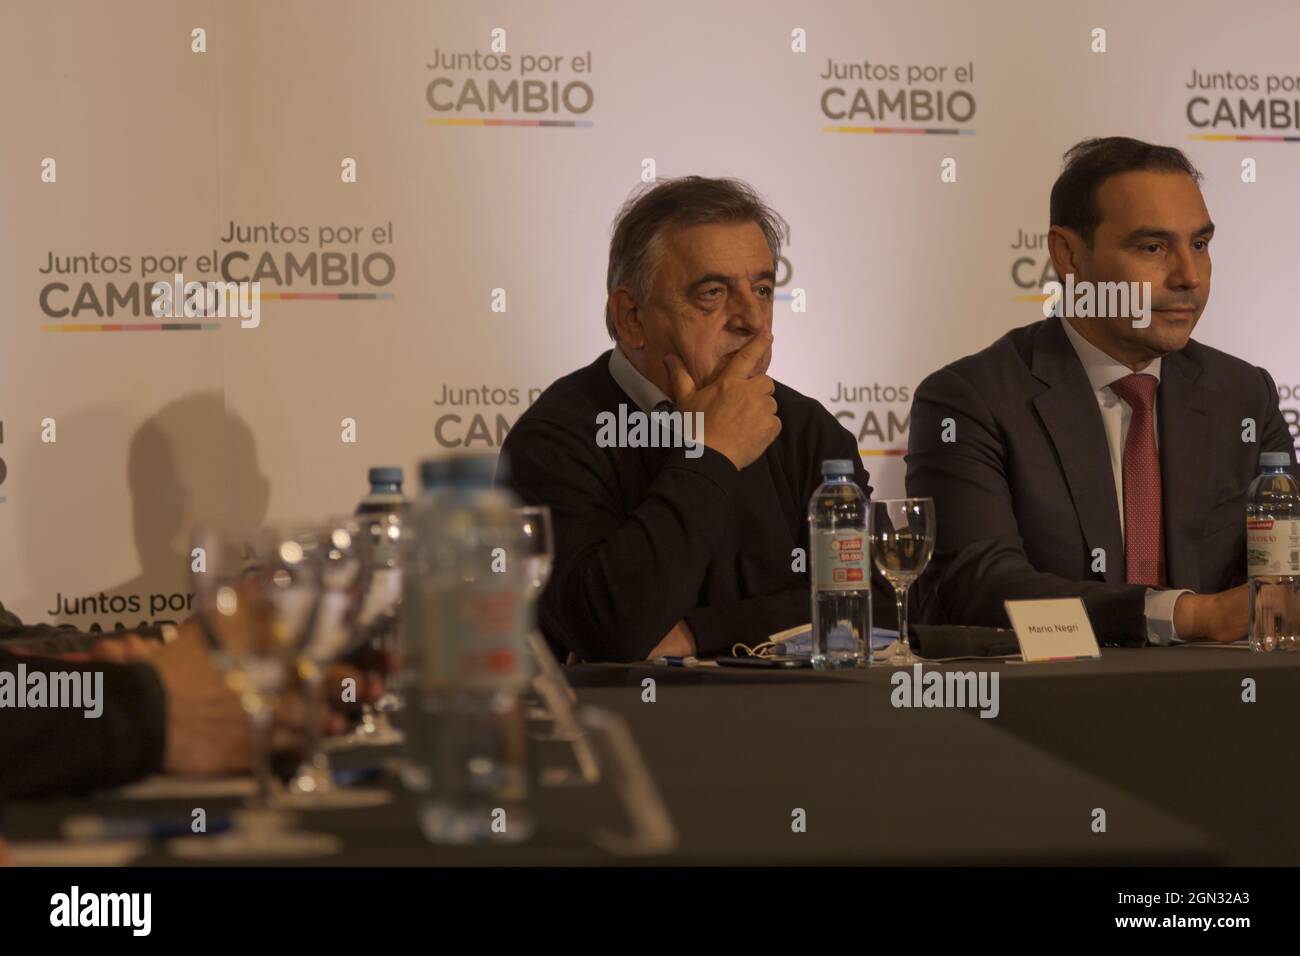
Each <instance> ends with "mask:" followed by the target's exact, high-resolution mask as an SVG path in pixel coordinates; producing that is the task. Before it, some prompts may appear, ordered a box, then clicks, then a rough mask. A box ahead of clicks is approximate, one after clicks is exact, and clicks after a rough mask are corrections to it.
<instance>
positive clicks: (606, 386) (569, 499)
mask: <svg viewBox="0 0 1300 956" xmlns="http://www.w3.org/2000/svg"><path fill="white" fill-rule="evenodd" d="M609 356H610V353H609V352H605V353H604V354H602V355H601V356H600V357H599V358H598V359H596V361H595V362H593V363H592V364H591V365H588V366H587V367H586V368H583V369H579V370H578V371H576V372H573V373H571V374H569V375H566V376H565V377H564V378H561V379H560V380H559V381H557V382H555V383H554V384H553V385H552V386H551V387H550V388H548V389H547V390H546V391H545V392H543V393H542V395H541V396H540V397H539V398H538V399H537V401H536V402H534V403H533V405H532V406H531V407H530V408H529V409H528V410H527V411H526V412H525V413H524V414H523V415H522V416H521V417H520V419H519V421H518V423H517V424H516V425H515V427H514V428H512V429H511V430H510V433H509V434H508V435H507V436H506V440H505V443H504V446H503V449H502V450H503V453H504V455H505V458H506V462H507V468H508V472H507V474H508V482H509V484H510V485H511V486H512V487H513V488H514V490H515V492H516V493H517V494H518V495H519V496H520V497H521V498H522V499H523V500H524V501H525V502H526V503H528V504H546V505H549V506H550V507H551V512H552V516H553V520H554V524H555V567H554V570H553V573H552V576H551V581H550V583H549V584H548V586H547V588H546V591H545V593H544V594H543V595H542V600H541V602H540V604H539V609H538V618H539V623H540V625H541V628H542V630H543V632H544V633H545V634H546V636H547V639H548V640H549V641H550V642H551V644H552V645H553V646H554V647H555V648H556V649H557V650H559V649H563V651H564V652H567V651H573V652H574V653H575V654H576V655H577V656H578V657H579V658H581V659H582V660H586V661H634V660H643V659H645V657H646V655H647V654H649V653H650V651H651V650H653V649H654V647H655V645H656V644H658V643H659V641H660V640H662V639H663V637H664V636H665V635H666V634H667V633H668V632H669V630H671V629H672V627H673V625H674V624H676V623H677V622H678V621H680V620H682V619H683V618H685V620H686V622H687V623H688V624H689V625H690V627H691V630H692V632H693V633H694V634H695V641H696V644H697V646H698V651H697V653H698V654H700V655H701V656H715V655H719V654H729V653H731V647H732V645H733V644H735V643H737V642H740V643H745V644H749V645H754V644H759V643H761V642H762V641H764V640H766V638H767V636H768V635H769V634H771V633H773V632H775V631H779V630H784V629H786V628H789V627H794V626H795V625H798V624H807V623H808V621H809V618H810V616H811V596H810V594H809V579H808V573H807V571H798V572H796V571H793V570H791V567H792V565H793V564H794V562H795V556H794V554H793V551H794V549H795V548H802V549H803V554H804V555H805V558H804V560H803V562H801V567H805V568H806V567H807V558H806V555H807V554H808V520H807V509H808V501H809V499H810V498H811V497H812V493H813V491H814V490H815V489H816V487H817V486H818V485H819V484H820V483H821V480H822V479H821V463H822V461H823V459H827V458H845V459H849V460H851V461H852V462H854V465H855V467H856V469H857V471H856V481H857V483H858V485H859V487H861V488H862V490H863V491H864V492H865V493H866V494H868V495H870V494H871V487H870V484H869V477H868V475H867V472H866V470H865V469H864V468H863V467H862V463H861V458H860V457H859V455H858V449H857V442H856V440H855V439H854V437H853V435H852V433H850V432H849V431H848V430H847V429H846V428H845V427H844V426H843V425H841V424H840V423H839V422H838V421H837V420H836V419H835V417H834V416H833V415H831V413H830V412H828V411H827V410H826V409H825V408H823V407H822V406H821V404H819V403H818V402H817V401H815V400H814V399H811V398H808V397H807V396H805V395H800V394H799V393H798V392H796V391H794V390H793V389H790V388H787V387H786V386H784V385H782V384H780V383H777V386H776V392H775V396H774V397H775V398H776V402H777V414H778V416H779V417H780V419H781V425H782V428H781V434H780V435H779V436H778V437H777V439H776V441H775V442H773V443H772V445H770V446H769V447H768V449H767V451H766V452H764V454H763V456H762V457H761V458H759V459H758V460H757V461H755V462H754V463H753V464H751V465H750V466H749V467H747V468H745V469H743V470H740V471H738V470H737V469H736V467H735V466H734V465H733V464H732V463H731V461H730V460H729V459H728V458H727V457H726V456H725V455H722V454H721V453H719V452H717V451H714V450H713V449H712V448H708V447H706V448H704V449H703V454H702V455H701V456H700V457H698V458H688V457H686V454H685V451H684V450H683V449H680V448H677V449H663V448H600V447H598V446H597V444H596V431H597V423H596V416H597V414H599V413H600V412H604V411H608V412H614V413H615V414H617V411H618V406H619V405H620V404H624V405H626V406H627V408H628V410H629V411H632V410H635V409H636V404H635V403H634V402H633V400H632V399H631V398H630V397H629V396H628V395H627V394H626V393H625V392H624V391H623V390H622V389H621V388H620V387H619V386H618V384H617V382H615V380H614V377H613V376H612V375H611V374H610V371H609ZM705 437H706V438H707V437H708V433H707V431H706V432H705ZM872 586H873V587H872V590H873V591H874V601H873V618H874V620H875V622H876V624H877V626H881V627H893V626H895V625H894V619H895V615H894V601H893V596H892V592H891V591H890V590H889V586H888V585H887V584H885V583H884V582H883V580H881V579H880V577H879V575H878V574H875V573H874V571H873V579H872ZM563 656H564V655H563V654H561V659H563Z"/></svg>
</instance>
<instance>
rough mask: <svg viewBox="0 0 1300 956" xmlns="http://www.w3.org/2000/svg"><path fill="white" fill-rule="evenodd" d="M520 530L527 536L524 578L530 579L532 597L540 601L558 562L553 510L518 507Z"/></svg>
mask: <svg viewBox="0 0 1300 956" xmlns="http://www.w3.org/2000/svg"><path fill="white" fill-rule="evenodd" d="M515 516H516V517H517V518H518V519H519V530H520V532H521V533H522V535H523V541H522V545H521V546H522V548H523V552H522V553H523V557H524V577H525V579H526V580H527V582H528V589H529V593H528V598H529V600H530V601H534V602H535V601H536V600H537V599H538V598H540V597H541V596H542V591H543V590H545V588H546V582H547V581H548V580H550V577H551V565H552V563H553V562H554V561H555V533H554V531H553V530H552V525H551V509H550V508H548V507H547V506H546V505H528V506H527V507H523V508H516V509H515Z"/></svg>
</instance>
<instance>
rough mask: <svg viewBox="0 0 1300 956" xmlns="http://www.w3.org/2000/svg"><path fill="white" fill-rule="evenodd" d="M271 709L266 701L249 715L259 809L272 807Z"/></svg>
mask: <svg viewBox="0 0 1300 956" xmlns="http://www.w3.org/2000/svg"><path fill="white" fill-rule="evenodd" d="M271 718H272V713H271V708H270V706H268V704H267V702H266V701H265V700H260V701H258V704H257V709H255V710H252V711H250V712H249V714H248V723H249V729H250V730H251V731H252V737H253V778H254V780H255V781H256V783H257V808H258V809H259V810H265V809H266V808H267V807H269V806H270V805H271Z"/></svg>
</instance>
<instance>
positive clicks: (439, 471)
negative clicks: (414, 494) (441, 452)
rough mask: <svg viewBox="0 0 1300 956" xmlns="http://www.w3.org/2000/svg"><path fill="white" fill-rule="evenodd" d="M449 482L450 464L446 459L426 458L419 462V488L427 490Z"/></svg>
mask: <svg viewBox="0 0 1300 956" xmlns="http://www.w3.org/2000/svg"><path fill="white" fill-rule="evenodd" d="M450 480H451V462H450V461H449V460H447V459H446V458H426V459H424V461H422V462H420V487H422V488H425V489H429V488H433V487H434V486H436V485H442V484H446V483H447V482H448V481H450Z"/></svg>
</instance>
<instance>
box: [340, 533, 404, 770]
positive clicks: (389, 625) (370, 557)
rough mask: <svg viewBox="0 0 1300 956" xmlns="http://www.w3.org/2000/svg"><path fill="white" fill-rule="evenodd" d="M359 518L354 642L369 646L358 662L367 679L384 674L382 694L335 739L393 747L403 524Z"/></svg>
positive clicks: (398, 702) (397, 739)
mask: <svg viewBox="0 0 1300 956" xmlns="http://www.w3.org/2000/svg"><path fill="white" fill-rule="evenodd" d="M355 520H356V525H355V528H356V530H355V534H354V537H355V544H356V547H357V553H358V555H359V557H360V560H361V576H360V584H359V590H360V593H361V606H360V609H359V610H358V612H357V617H356V628H357V636H356V641H355V643H356V644H357V646H358V647H363V648H365V649H366V650H365V651H364V652H363V653H362V654H360V655H359V656H358V666H360V667H361V668H362V670H363V671H364V672H365V674H366V676H367V677H369V676H371V675H373V674H376V673H377V674H379V675H380V676H382V677H383V678H384V692H383V694H382V695H381V696H380V698H379V700H377V701H376V702H375V703H374V704H373V705H372V704H371V703H370V701H369V700H366V701H364V702H363V703H362V705H361V721H360V723H359V724H358V725H357V726H356V728H355V729H354V730H352V731H351V732H350V733H348V734H345V735H343V736H341V737H337V738H334V739H333V740H332V741H331V743H332V744H333V745H334V746H336V747H350V746H369V747H385V746H392V745H395V744H400V743H401V742H402V739H403V736H402V732H401V731H400V730H398V729H397V728H396V727H394V726H393V723H392V721H391V720H390V719H389V717H388V715H389V714H390V713H394V712H396V711H398V710H401V709H402V706H403V700H402V697H401V695H400V694H399V692H398V691H397V689H396V687H395V686H394V684H393V675H394V673H395V672H396V669H397V668H396V659H397V654H398V649H397V616H398V613H399V611H400V607H401V600H402V571H401V566H400V563H399V549H400V547H401V538H402V523H401V519H400V518H399V517H398V516H397V515H395V514H390V513H377V514H368V515H360V516H358V517H357V518H356V519H355Z"/></svg>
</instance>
